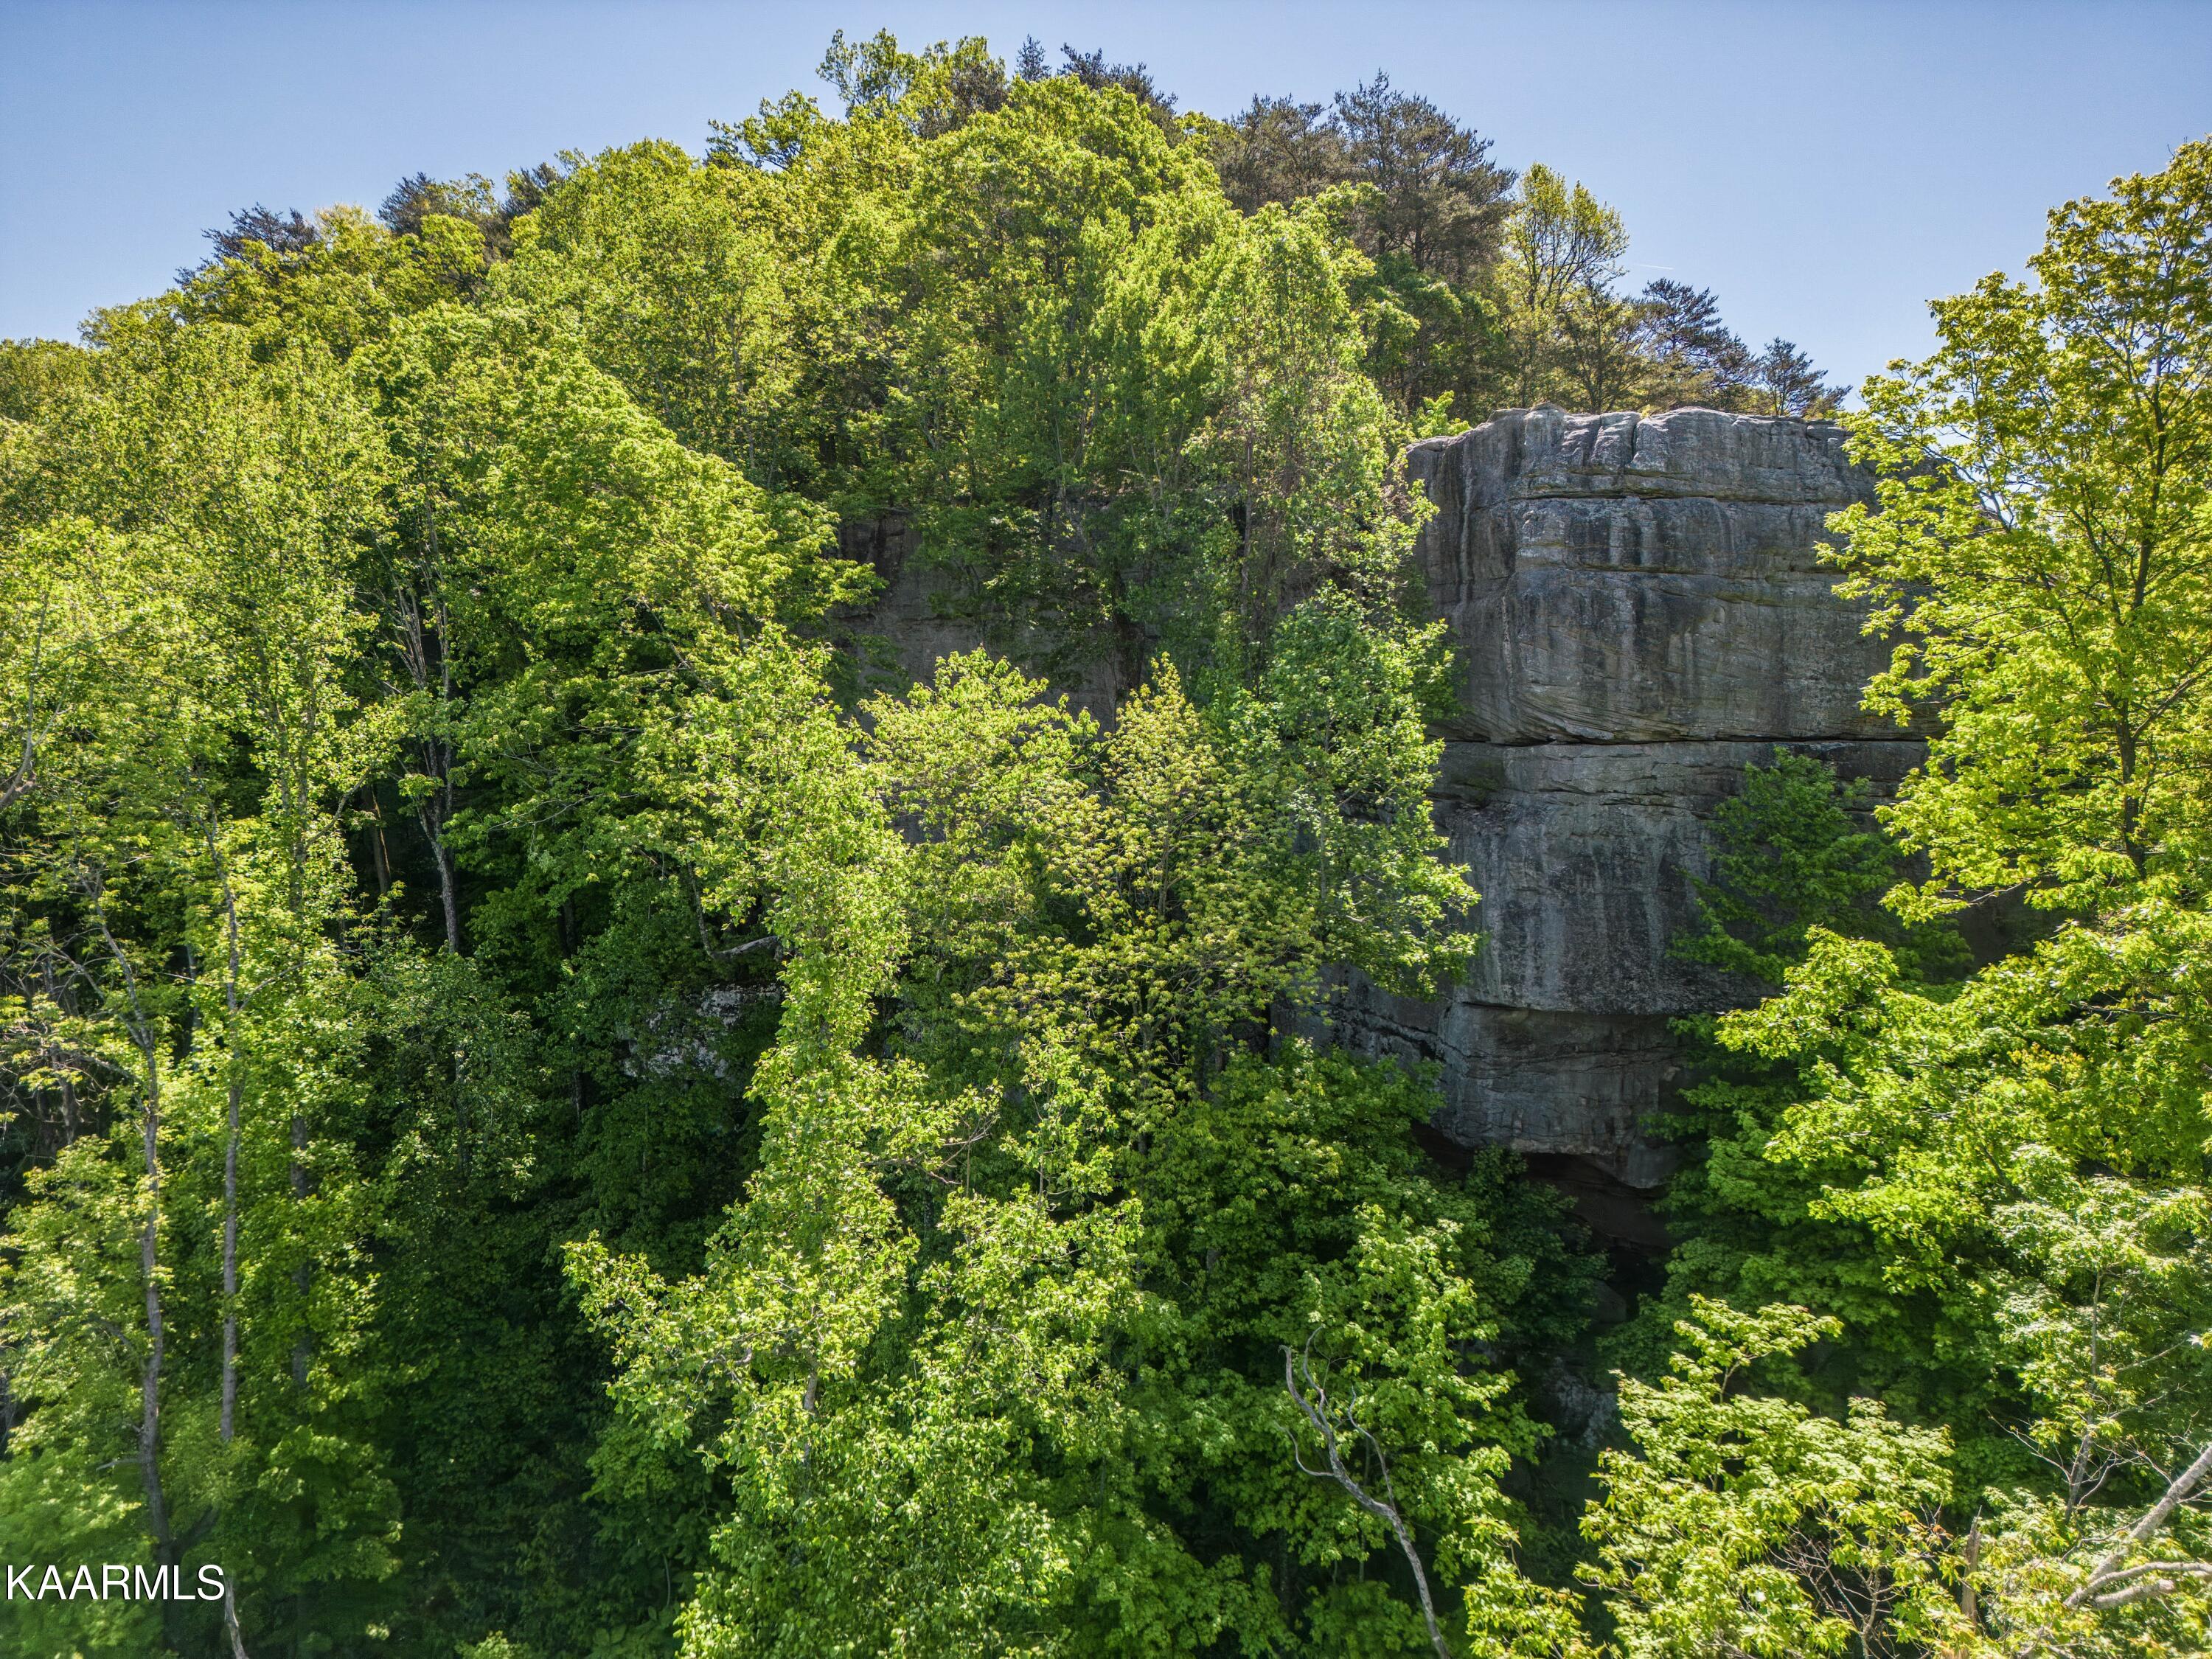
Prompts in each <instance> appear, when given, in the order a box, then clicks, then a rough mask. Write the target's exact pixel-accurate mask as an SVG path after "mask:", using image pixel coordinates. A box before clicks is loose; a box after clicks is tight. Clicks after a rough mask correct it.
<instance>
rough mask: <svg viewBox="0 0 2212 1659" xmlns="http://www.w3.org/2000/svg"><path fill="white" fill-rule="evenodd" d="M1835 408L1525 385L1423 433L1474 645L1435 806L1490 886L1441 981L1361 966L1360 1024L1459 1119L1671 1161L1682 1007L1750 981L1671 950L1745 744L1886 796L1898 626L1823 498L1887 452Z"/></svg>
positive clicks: (1907, 759)
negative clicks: (1765, 410) (1858, 602)
mask: <svg viewBox="0 0 2212 1659" xmlns="http://www.w3.org/2000/svg"><path fill="white" fill-rule="evenodd" d="M1411 459H1412V467H1413V472H1414V474H1415V476H1416V477H1418V478H1419V480H1420V482H1421V483H1422V484H1423V485H1424V486H1425V488H1426V489H1427V490H1428V493H1429V496H1430V499H1431V501H1433V502H1434V503H1435V504H1436V507H1437V513H1436V516H1435V518H1434V519H1433V520H1431V522H1430V524H1429V526H1427V529H1426V531H1425V534H1424V536H1423V538H1422V541H1421V547H1420V556H1421V562H1422V565H1423V568H1424V570H1425V575H1426V578H1427V580H1428V584H1429V591H1430V595H1431V599H1432V601H1433V602H1434V604H1435V605H1436V606H1437V610H1438V611H1439V612H1440V613H1441V614H1442V615H1443V617H1445V618H1446V619H1447V620H1448V621H1449V623H1450V624H1451V627H1452V629H1453V631H1454V634H1455V636H1456V639H1457V642H1458V645H1459V647H1460V651H1461V654H1462V660H1463V662H1464V664H1465V667H1466V673H1467V678H1466V684H1465V687H1464V697H1463V704H1464V709H1465V713H1464V714H1463V715H1462V720H1461V722H1460V724H1459V725H1458V726H1456V727H1455V729H1454V730H1453V731H1452V732H1450V733H1449V739H1450V740H1449V742H1448V744H1447V746H1446V749H1445V751H1444V762H1443V769H1442V776H1441V779H1440V781H1439V786H1438V789H1437V820H1438V823H1439V826H1440V827H1441V828H1442V829H1443V831H1444V833H1445V834H1446V835H1447V836H1449V840H1450V843H1451V853H1452V856H1453V857H1454V858H1455V860H1458V861H1459V862H1461V863H1462V864H1464V865H1466V866H1468V869H1469V870H1470V871H1471V872H1472V874H1473V876H1474V884H1475V886H1476V887H1477V889H1478V890H1480V892H1481V893H1482V895H1483V899H1482V903H1481V905H1480V911H1479V914H1478V915H1477V916H1476V918H1475V923H1476V926H1477V927H1479V928H1480V931H1481V933H1482V934H1483V936H1484V938H1483V945H1482V949H1481V951H1480V955H1479V956H1478V957H1477V958H1476V961H1475V963H1474V969H1473V971H1472V972H1471V973H1470V974H1469V975H1468V978H1467V979H1466V981H1465V982H1464V983H1463V984H1461V985H1459V986H1458V987H1455V989H1454V990H1453V992H1452V993H1451V994H1450V995H1449V996H1448V997H1446V998H1444V999H1443V1000H1440V1001H1437V1002H1414V1001H1410V1000H1406V999H1402V998H1395V997H1390V996H1386V995H1384V994H1381V993H1379V992H1376V991H1375V990H1374V989H1373V988H1372V987H1350V988H1348V989H1346V991H1345V992H1344V994H1342V996H1341V997H1340V1002H1339V1007H1338V1010H1337V1018H1336V1021H1335V1024H1336V1028H1337V1031H1338V1034H1339V1036H1340V1039H1341V1040H1343V1041H1346V1042H1350V1043H1351V1044H1352V1045H1354V1046H1356V1047H1358V1048H1364V1049H1367V1050H1369V1051H1372V1052H1384V1053H1395V1054H1404V1055H1408V1056H1419V1057H1422V1058H1426V1059H1430V1060H1436V1061H1438V1062H1440V1064H1441V1066H1442V1071H1443V1091H1444V1106H1443V1111H1442V1113H1441V1114H1440V1115H1439V1118H1438V1121H1437V1127H1438V1128H1439V1129H1440V1130H1441V1131H1442V1132H1443V1133H1444V1134H1445V1135H1446V1136H1448V1137H1449V1139H1452V1140H1454V1141H1456V1142H1458V1143H1459V1144H1461V1145H1462V1146H1495V1145H1504V1146H1514V1147H1516V1148H1519V1149H1520V1150H1522V1151H1523V1152H1530V1153H1534V1154H1538V1155H1541V1156H1543V1157H1546V1158H1549V1159H1552V1160H1553V1161H1554V1164H1555V1166H1556V1164H1557V1161H1558V1160H1561V1159H1564V1160H1566V1161H1567V1162H1568V1163H1570V1164H1580V1165H1582V1166H1583V1168H1584V1170H1585V1172H1586V1173H1587V1174H1588V1175H1589V1176H1590V1177H1592V1178H1593V1179H1595V1181H1596V1182H1599V1183H1600V1184H1607V1183H1610V1184H1617V1185H1619V1186H1623V1187H1626V1188H1632V1189H1649V1188H1652V1187H1655V1186H1656V1185H1657V1184H1658V1183H1659V1182H1661V1181H1662V1180H1663V1178H1664V1176H1665V1175H1666V1173H1667V1170H1668V1167H1669V1155H1668V1150H1667V1149H1666V1147H1665V1146H1664V1145H1663V1143H1662V1142H1661V1141H1659V1140H1657V1139H1654V1137H1653V1136H1652V1135H1651V1134H1650V1132H1649V1126H1650V1120H1651V1118H1652V1116H1653V1115H1654V1114H1656V1113H1657V1112H1659V1111H1661V1110H1662V1109H1665V1107H1666V1106H1667V1104H1668V1102H1669V1100H1670V1099H1671V1097H1672V1096H1673V1094H1674V1090H1675V1088H1676V1085H1677V1084H1678V1082H1679V1078H1678V1074H1677V1073H1678V1064H1679V1062H1678V1060H1677V1056H1676V1051H1675V1048H1674V1043H1673V1042H1672V1041H1671V1039H1670V1037H1669V1036H1668V1022H1669V1020H1670V1019H1671V1018H1673V1017H1674V1016H1676V1015H1679V1014H1681V1013H1684V1012H1691V1011H1692V1010H1697V1009H1709V1008H1712V1007H1715V1006H1722V1005H1724V1004H1726V1003H1727V1002H1729V1001H1731V1000H1735V998H1736V997H1737V996H1739V995H1740V994H1741V991H1742V989H1743V987H1738V986H1733V985H1730V984H1728V983H1726V982H1725V981H1723V980H1722V979H1721V978H1720V977H1719V976H1717V975H1714V974H1712V973H1711V971H1709V970H1706V969H1700V968H1698V967H1696V966H1695V965H1693V964H1691V963H1685V962H1682V961H1680V960H1679V959H1677V958H1675V957H1673V956H1671V955H1670V954H1669V948H1668V947H1669V945H1670V943H1671V942H1672V941H1673V940H1674V939H1675V938H1676V937H1677V936H1678V935H1679V934H1680V933H1682V932H1683V931H1684V930H1685V929H1686V928H1688V927H1690V926H1691V925H1692V922H1693V921H1694V918H1695V915H1696V890H1695V886H1694V883H1695V881H1696V879H1697V878H1699V877H1701V876H1703V875H1705V873H1706V872H1707V870H1708V866H1709V841H1708V830H1709V824H1710V820H1711V816H1712V814H1713V811H1715V809H1716V808H1717V806H1718V805H1719V804H1720V803H1721V802H1722V801H1723V799H1726V798H1727V797H1729V795H1730V794H1732V793H1735V791H1736V790H1737V789H1738V788H1739V787H1741V781H1742V776H1743V769H1744V768H1745V767H1746V766H1747V764H1751V763H1763V762H1766V761H1769V760H1771V758H1772V757H1773V754H1774V751H1775V749H1776V747H1777V745H1778V744H1779V745H1783V746H1786V747H1790V748H1796V749H1805V750H1809V751H1811V752H1813V753H1814V754H1816V755H1818V756H1819V757H1820V758H1821V759H1823V760H1826V761H1827V762H1829V763H1832V764H1833V765H1834V766H1835V767H1836V768H1837V769H1838V771H1840V772H1842V773H1844V774H1845V775H1851V776H1861V777H1865V778H1868V779H1869V780H1870V781H1873V783H1874V785H1875V793H1876V795H1877V798H1879V797H1880V796H1881V795H1883V794H1886V793H1888V792H1889V790H1890V789H1891V788H1893V787H1894V785H1895V783H1896V782H1897V781H1898V780H1899V778H1901V777H1902V776H1903V775H1904V774H1905V771H1906V770H1908V769H1910V768H1911V766H1912V765H1913V764H1914V763H1916V762H1917V760H1918V758H1919V753H1920V747H1919V744H1917V742H1916V741H1914V740H1912V739H1911V738H1908V737H1906V736H1905V735H1904V734H1901V733H1899V732H1897V731H1896V729H1895V728H1894V727H1893V726H1888V725H1887V724H1886V723H1885V722H1882V721H1880V720H1875V718H1873V717H1872V716H1869V715H1868V714H1865V713H1864V712H1863V711H1862V710H1861V708H1859V696H1860V690H1861V688H1862V687H1863V685H1864V684H1865V683H1866V680H1867V678H1869V675H1871V674H1872V673H1873V672H1874V671H1875V670H1876V669H1877V668H1879V667H1880V666H1881V664H1882V662H1883V661H1884V659H1885V656H1886V653H1887V647H1886V646H1885V645H1883V644H1882V643H1881V641H1877V640H1870V639H1868V638H1866V637H1864V636H1863V635H1862V634H1861V633H1860V631H1859V630H1860V624H1861V623H1862V621H1863V611H1860V610H1859V609H1858V608H1857V607H1856V606H1855V605H1851V604H1850V603H1849V602H1847V601H1845V600H1844V599H1840V598H1838V595H1837V594H1836V593H1835V592H1834V583H1835V576H1834V573H1833V572H1832V570H1829V569H1827V568H1824V567H1823V566H1822V564H1821V563H1820V557H1819V552H1818V549H1819V547H1820V544H1821V542H1822V541H1823V540H1824V539H1825V538H1826V537H1825V521H1826V517H1827V515H1828V514H1829V513H1832V512H1833V511H1835V510H1836V509H1837V508H1838V507H1843V506H1844V505H1846V504H1848V503H1849V502H1850V501H1856V500H1859V499H1862V498H1863V496H1864V495H1866V494H1867V493H1868V492H1869V489H1870V481H1869V479H1868V478H1867V477H1865V476H1864V475H1863V473H1861V472H1860V471H1858V470H1857V469H1856V468H1854V467H1853V466H1852V465H1850V462H1849V461H1848V460H1847V459H1845V457H1844V448H1843V433H1842V431H1841V429H1840V428H1837V427H1835V426H1833V425H1831V424H1828V423H1826V422H1802V421H1793V420H1774V419H1764V418H1759V417H1753V416H1733V415H1723V414H1718V413H1716V412H1714V411H1712V410H1699V409H1684V410H1674V411H1672V412H1671V413H1668V414H1666V415H1660V416H1648V417H1647V416H1636V415H1629V414H1617V415H1599V416H1572V415H1567V414H1565V413H1563V412H1562V411H1560V410H1557V409H1552V408H1541V409H1535V410H1509V411H1507V412H1506V413H1504V414H1502V415H1500V416H1498V417H1497V418H1496V419H1494V420H1492V421H1490V422H1486V423H1485V424H1484V425H1482V426H1480V427H1478V428H1475V429H1474V431H1472V432H1468V433H1466V434H1463V435H1461V436H1459V437H1456V438H1443V439H1431V440H1429V441H1426V442H1424V443H1421V444H1419V445H1417V446H1416V447H1414V449H1413V454H1412V458H1411Z"/></svg>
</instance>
